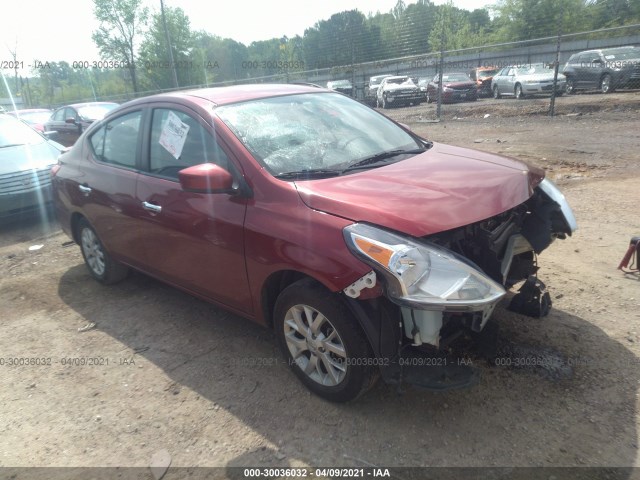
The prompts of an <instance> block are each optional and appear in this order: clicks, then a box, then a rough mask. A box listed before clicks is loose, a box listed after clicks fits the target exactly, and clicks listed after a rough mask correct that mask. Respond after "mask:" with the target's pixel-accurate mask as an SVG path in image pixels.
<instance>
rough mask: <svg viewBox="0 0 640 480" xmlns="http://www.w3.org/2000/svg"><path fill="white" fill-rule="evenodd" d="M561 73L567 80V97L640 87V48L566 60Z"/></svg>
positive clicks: (593, 52) (597, 52)
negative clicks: (582, 91)
mask: <svg viewBox="0 0 640 480" xmlns="http://www.w3.org/2000/svg"><path fill="white" fill-rule="evenodd" d="M562 72H563V73H564V74H565V76H566V77H567V88H566V90H567V93H575V92H576V91H577V90H587V89H599V90H600V91H601V92H602V93H610V92H613V91H614V90H615V89H617V88H623V87H640V48H638V47H632V46H629V47H618V48H604V49H601V50H587V51H584V52H580V53H575V54H573V55H571V57H569V60H568V61H567V63H566V65H565V66H564V69H563V70H562Z"/></svg>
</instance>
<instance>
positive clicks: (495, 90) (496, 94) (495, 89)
mask: <svg viewBox="0 0 640 480" xmlns="http://www.w3.org/2000/svg"><path fill="white" fill-rule="evenodd" d="M493 98H495V99H496V100H499V99H501V98H502V95H500V90H498V86H497V85H496V86H495V87H493Z"/></svg>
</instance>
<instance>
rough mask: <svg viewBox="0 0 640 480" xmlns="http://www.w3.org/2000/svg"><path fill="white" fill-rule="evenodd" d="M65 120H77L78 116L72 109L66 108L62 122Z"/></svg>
mask: <svg viewBox="0 0 640 480" xmlns="http://www.w3.org/2000/svg"><path fill="white" fill-rule="evenodd" d="M67 118H73V119H74V120H77V118H78V114H77V112H76V111H75V110H74V109H73V108H71V107H67V108H65V109H64V118H63V119H62V120H63V121H64V120H66V119H67Z"/></svg>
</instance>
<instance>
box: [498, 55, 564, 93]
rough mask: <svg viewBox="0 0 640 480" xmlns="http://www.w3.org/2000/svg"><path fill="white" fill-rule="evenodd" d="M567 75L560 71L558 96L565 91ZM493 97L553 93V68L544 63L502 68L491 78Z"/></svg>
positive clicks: (557, 86) (557, 87)
mask: <svg viewBox="0 0 640 480" xmlns="http://www.w3.org/2000/svg"><path fill="white" fill-rule="evenodd" d="M565 84H566V77H565V76H564V75H563V74H562V73H558V81H557V84H556V96H557V97H559V96H561V95H562V94H563V93H564V91H565ZM491 91H492V92H493V98H501V97H502V96H514V97H516V98H518V99H521V98H524V97H525V96H527V95H541V94H549V95H550V94H551V92H552V91H553V68H550V67H549V66H548V65H546V64H544V63H532V64H530V65H512V66H509V67H505V68H503V69H502V70H500V71H499V72H498V73H497V74H496V75H494V76H493V80H491Z"/></svg>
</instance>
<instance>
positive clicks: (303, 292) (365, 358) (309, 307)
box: [274, 280, 378, 402]
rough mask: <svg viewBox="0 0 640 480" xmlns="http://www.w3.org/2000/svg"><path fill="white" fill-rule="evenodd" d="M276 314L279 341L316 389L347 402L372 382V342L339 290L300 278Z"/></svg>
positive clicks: (279, 303)
mask: <svg viewBox="0 0 640 480" xmlns="http://www.w3.org/2000/svg"><path fill="white" fill-rule="evenodd" d="M274 315H275V317H274V328H275V334H276V339H277V341H278V345H279V347H280V349H281V350H282V353H283V355H284V356H285V358H286V359H287V361H288V363H289V365H290V366H291V368H292V370H293V372H294V373H295V374H296V376H297V377H298V378H299V379H300V380H301V381H302V383H304V384H305V386H306V387H307V388H308V389H309V390H311V391H312V392H313V393H315V394H316V395H318V396H320V397H322V398H324V399H326V400H330V401H332V402H348V401H350V400H353V399H355V398H357V397H359V396H360V395H362V394H363V393H364V392H366V391H367V390H369V388H371V387H372V386H373V385H374V383H375V381H376V379H377V374H378V369H377V367H374V366H373V364H374V363H375V362H373V361H372V360H373V353H372V351H371V347H370V345H369V343H368V341H367V339H366V338H365V336H364V333H363V332H362V330H361V329H360V327H359V325H358V323H357V321H356V319H355V318H354V317H353V315H352V314H351V312H350V311H349V309H348V308H347V307H346V305H345V304H343V303H342V301H341V300H340V298H338V297H337V294H334V293H331V292H330V291H328V290H327V289H325V288H324V287H323V286H321V285H319V284H317V283H316V282H313V281H311V280H301V281H298V282H296V283H294V284H292V285H290V286H289V287H287V288H285V289H284V290H283V291H282V293H281V294H280V296H279V297H278V300H277V301H276V305H275V309H274ZM347 359H349V361H347Z"/></svg>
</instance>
